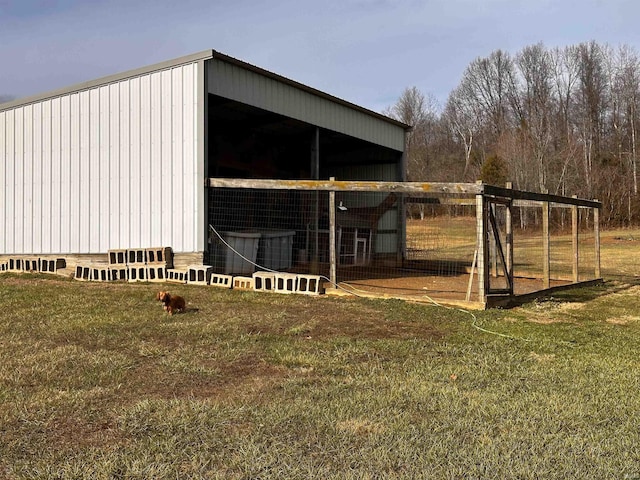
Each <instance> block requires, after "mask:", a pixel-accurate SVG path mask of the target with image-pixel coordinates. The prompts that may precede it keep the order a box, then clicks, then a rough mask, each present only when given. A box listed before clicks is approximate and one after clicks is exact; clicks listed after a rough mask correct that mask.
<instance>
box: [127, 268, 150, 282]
mask: <svg viewBox="0 0 640 480" xmlns="http://www.w3.org/2000/svg"><path fill="white" fill-rule="evenodd" d="M127 280H128V281H129V282H146V281H147V268H146V267H145V266H144V265H140V264H133V265H128V266H127Z"/></svg>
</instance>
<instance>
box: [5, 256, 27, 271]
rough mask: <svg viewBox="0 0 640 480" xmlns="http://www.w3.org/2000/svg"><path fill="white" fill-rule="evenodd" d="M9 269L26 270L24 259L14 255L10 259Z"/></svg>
mask: <svg viewBox="0 0 640 480" xmlns="http://www.w3.org/2000/svg"><path fill="white" fill-rule="evenodd" d="M9 270H10V271H12V272H23V271H24V260H23V259H22V258H20V257H13V258H10V259H9Z"/></svg>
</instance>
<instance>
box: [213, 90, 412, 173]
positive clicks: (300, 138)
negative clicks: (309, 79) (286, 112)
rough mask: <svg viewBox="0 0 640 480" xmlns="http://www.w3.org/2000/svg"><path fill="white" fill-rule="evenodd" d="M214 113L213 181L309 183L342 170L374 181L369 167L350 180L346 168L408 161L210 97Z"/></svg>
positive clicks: (334, 134)
mask: <svg viewBox="0 0 640 480" xmlns="http://www.w3.org/2000/svg"><path fill="white" fill-rule="evenodd" d="M208 112H209V115H208V132H209V135H208V141H209V143H208V151H209V159H208V175H209V176H210V177H222V178H274V179H285V180H309V179H327V178H329V177H331V176H337V172H338V171H340V172H341V173H342V175H340V178H341V179H342V180H373V179H372V178H366V177H368V176H370V174H369V175H367V173H366V169H361V173H353V171H352V172H351V173H350V174H349V177H348V178H347V177H346V176H345V174H344V173H343V172H344V170H343V168H344V167H345V166H366V165H375V164H396V165H400V162H401V158H402V154H401V152H397V151H395V150H392V149H389V148H386V147H383V146H380V145H375V144H372V143H369V142H366V141H364V140H360V139H357V138H354V137H350V136H348V135H344V134H342V133H338V132H334V131H331V130H327V129H323V128H320V129H316V127H315V126H314V125H311V124H309V123H305V122H302V121H300V120H295V119H292V118H287V117H285V116H283V115H279V114H277V113H273V112H269V111H266V110H262V109H259V108H256V107H252V106H250V105H245V104H242V103H240V102H236V101H233V100H229V99H226V98H222V97H219V96H217V95H211V94H210V95H209V106H208ZM316 134H318V146H319V148H318V150H319V155H318V165H317V166H316V164H315V163H316V162H315V149H316ZM399 171H400V170H399V168H398V172H399ZM356 177H360V178H356ZM378 180H382V179H378Z"/></svg>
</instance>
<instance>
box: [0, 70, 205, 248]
mask: <svg viewBox="0 0 640 480" xmlns="http://www.w3.org/2000/svg"><path fill="white" fill-rule="evenodd" d="M197 69H198V63H197V62H196V63H189V64H185V65H180V66H174V67H172V68H167V69H165V70H159V71H154V72H150V73H145V74H143V75H139V76H136V77H132V78H126V79H122V80H119V81H117V82H112V83H110V84H105V85H100V86H95V87H92V88H90V89H88V90H82V91H75V92H71V93H67V94H63V95H61V96H58V97H55V98H50V99H43V100H39V101H37V102H35V103H32V104H29V105H23V106H18V107H14V108H13V109H10V110H6V111H3V112H0V189H1V191H0V253H2V254H40V253H42V254H47V253H55V254H65V253H104V252H106V251H107V250H108V249H119V248H142V247H156V246H171V247H172V248H173V249H174V250H175V251H177V252H196V251H203V250H204V245H203V243H204V239H203V238H201V237H202V236H201V235H198V231H199V229H200V230H202V228H201V227H202V226H198V225H196V223H197V222H202V221H204V212H203V211H202V209H203V208H204V205H203V204H202V202H200V201H199V200H198V198H199V189H203V188H204V178H200V177H202V169H199V168H198V165H197V163H198V159H197V152H198V148H197V147H198V145H197V142H198V141H201V140H199V139H198V138H197V137H198V136H197V132H196V128H197V125H198V122H197V118H196V116H197V115H198V108H197V105H198V91H197V89H198V72H197Z"/></svg>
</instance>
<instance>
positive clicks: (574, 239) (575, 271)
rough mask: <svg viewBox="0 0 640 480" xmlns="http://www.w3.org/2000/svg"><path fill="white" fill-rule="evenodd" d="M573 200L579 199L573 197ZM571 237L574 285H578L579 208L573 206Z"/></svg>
mask: <svg viewBox="0 0 640 480" xmlns="http://www.w3.org/2000/svg"><path fill="white" fill-rule="evenodd" d="M572 198H578V196H577V195H573V196H572ZM571 236H572V246H573V283H578V280H579V279H580V278H579V275H578V206H577V205H572V206H571Z"/></svg>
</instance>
